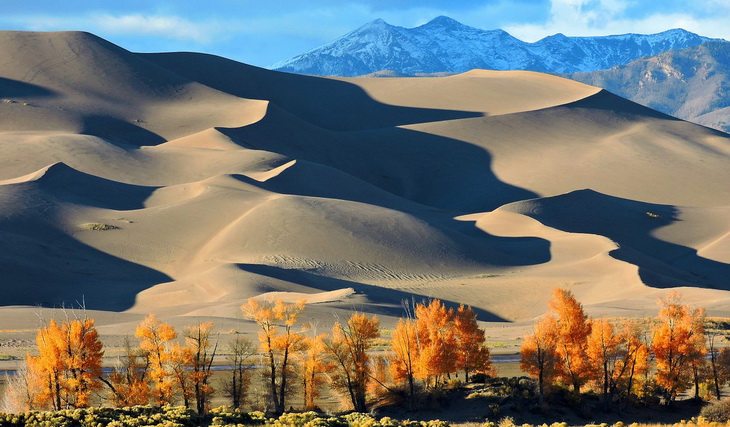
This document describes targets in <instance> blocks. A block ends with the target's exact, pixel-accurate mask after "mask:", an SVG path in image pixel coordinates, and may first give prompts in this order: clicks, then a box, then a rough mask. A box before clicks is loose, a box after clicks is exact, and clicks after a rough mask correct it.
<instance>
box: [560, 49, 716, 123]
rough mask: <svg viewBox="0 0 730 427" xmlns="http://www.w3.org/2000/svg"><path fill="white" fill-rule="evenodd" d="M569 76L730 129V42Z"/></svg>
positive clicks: (657, 108)
mask: <svg viewBox="0 0 730 427" xmlns="http://www.w3.org/2000/svg"><path fill="white" fill-rule="evenodd" d="M567 77H570V78H571V79H574V80H578V81H580V82H583V83H587V84H590V85H594V86H600V87H603V88H605V89H607V90H610V91H611V92H613V93H616V94H618V95H620V96H623V97H625V98H627V99H630V100H632V101H634V102H638V103H639V104H642V105H646V106H648V107H650V108H653V109H655V110H658V111H661V112H663V113H666V114H670V115H672V116H675V117H679V118H680V119H684V120H690V121H692V122H695V123H699V124H701V125H705V126H709V127H712V128H715V129H718V130H722V131H724V132H730V43H727V42H721V41H710V42H706V43H703V44H701V45H699V46H693V47H690V48H687V49H683V50H673V51H668V52H663V53H660V54H658V55H656V56H651V57H647V58H640V59H637V60H635V61H632V62H630V63H628V64H625V65H620V66H617V67H613V68H611V69H608V70H598V71H592V72H584V73H575V74H569V75H568V76H567Z"/></svg>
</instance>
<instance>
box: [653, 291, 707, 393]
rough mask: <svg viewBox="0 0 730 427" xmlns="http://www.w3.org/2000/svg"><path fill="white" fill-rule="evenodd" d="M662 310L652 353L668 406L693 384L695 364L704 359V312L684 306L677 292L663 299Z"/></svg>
mask: <svg viewBox="0 0 730 427" xmlns="http://www.w3.org/2000/svg"><path fill="white" fill-rule="evenodd" d="M659 304H660V306H661V309H660V310H659V315H658V317H657V324H656V327H655V329H654V331H653V332H654V340H653V343H652V350H653V352H654V357H655V360H656V369H657V373H656V381H657V384H658V385H659V386H660V387H662V388H663V389H664V391H665V397H666V402H667V404H670V403H671V402H673V401H674V400H675V399H676V397H677V394H679V393H680V392H682V391H684V390H685V389H686V388H687V387H688V385H689V382H690V379H691V375H692V365H693V363H697V362H698V361H701V360H704V356H705V354H706V351H707V350H706V349H705V336H704V327H703V321H704V310H702V309H695V310H692V309H690V308H689V306H687V305H684V304H682V303H681V297H680V295H679V294H678V293H676V292H672V293H670V294H669V295H668V296H667V298H664V299H660V300H659Z"/></svg>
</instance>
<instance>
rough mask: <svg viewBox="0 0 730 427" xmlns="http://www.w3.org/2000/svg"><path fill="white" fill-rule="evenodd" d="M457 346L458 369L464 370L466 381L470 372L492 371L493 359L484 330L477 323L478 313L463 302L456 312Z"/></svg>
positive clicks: (486, 372) (455, 330)
mask: <svg viewBox="0 0 730 427" xmlns="http://www.w3.org/2000/svg"><path fill="white" fill-rule="evenodd" d="M453 325H454V333H455V335H456V341H457V343H458V345H457V347H456V369H461V370H463V371H464V377H465V379H466V381H467V382H468V381H469V373H470V372H472V373H482V374H490V373H492V361H491V356H490V353H489V348H487V345H486V336H485V334H484V330H483V329H481V328H480V327H479V324H478V323H477V315H476V313H474V310H472V308H471V307H465V306H464V304H461V305H460V306H459V308H458V309H457V310H456V312H455V313H454V323H453Z"/></svg>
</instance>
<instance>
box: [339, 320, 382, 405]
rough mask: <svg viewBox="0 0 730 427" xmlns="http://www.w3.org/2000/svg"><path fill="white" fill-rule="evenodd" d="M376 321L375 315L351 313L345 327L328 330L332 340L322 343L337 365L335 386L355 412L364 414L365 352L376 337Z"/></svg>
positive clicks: (368, 367) (367, 371) (367, 357)
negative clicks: (348, 396) (342, 390)
mask: <svg viewBox="0 0 730 427" xmlns="http://www.w3.org/2000/svg"><path fill="white" fill-rule="evenodd" d="M379 328H380V321H379V320H378V318H377V317H376V316H373V317H371V318H368V317H367V316H366V315H365V314H362V313H354V314H353V315H352V316H350V319H349V320H348V321H347V324H345V325H342V324H340V323H339V322H337V323H335V325H334V326H333V327H332V338H331V339H330V340H329V341H328V342H327V343H326V344H327V348H328V349H329V352H330V354H331V355H332V356H333V359H334V361H335V364H336V365H337V372H336V373H335V374H334V375H333V382H334V384H335V386H339V387H340V388H342V389H344V390H346V391H347V393H348V394H349V395H350V400H351V401H352V406H353V409H354V410H355V411H356V412H367V403H366V400H365V399H366V392H367V385H368V382H369V379H370V365H369V363H368V362H369V360H370V358H369V356H368V353H367V351H368V350H369V349H370V347H371V346H372V344H373V341H374V340H375V339H376V338H378V337H379V336H380V329H379Z"/></svg>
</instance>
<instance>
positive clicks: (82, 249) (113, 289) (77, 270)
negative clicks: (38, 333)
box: [0, 219, 172, 311]
mask: <svg viewBox="0 0 730 427" xmlns="http://www.w3.org/2000/svg"><path fill="white" fill-rule="evenodd" d="M27 222H29V220H28V219H19V220H4V221H1V222H0V253H2V254H3V255H1V256H0V271H2V272H3V279H2V280H3V282H4V283H8V284H13V283H22V286H4V287H3V294H2V298H0V305H3V306H9V305H29V306H42V307H60V306H62V305H65V306H66V307H69V306H75V305H77V304H78V303H79V302H81V301H84V302H85V305H86V308H87V309H90V310H109V311H124V310H126V309H128V308H130V307H131V306H132V305H133V304H134V301H135V297H136V295H137V294H138V293H139V292H141V291H143V290H145V289H148V288H150V287H152V286H154V285H156V284H158V283H164V282H169V281H171V280H172V279H171V278H170V277H168V276H167V275H165V274H163V273H160V272H159V271H156V270H153V269H150V268H147V267H144V266H142V265H139V264H135V263H133V262H129V261H126V260H123V259H120V258H117V257H115V256H112V255H109V254H107V253H104V252H101V251H99V250H97V249H94V248H92V247H90V246H88V245H86V244H84V243H81V242H79V241H78V240H76V239H74V238H73V237H72V236H69V235H68V234H65V233H64V232H62V231H59V230H57V229H55V228H53V227H51V226H48V225H46V224H43V223H39V222H38V221H33V222H32V223H31V224H28V223H27ZM28 227H33V232H32V234H31V235H24V236H20V235H17V234H15V233H14V232H13V230H18V229H23V228H25V229H27V228H28ZM88 232H90V233H94V232H98V233H114V232H115V230H110V231H88Z"/></svg>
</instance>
